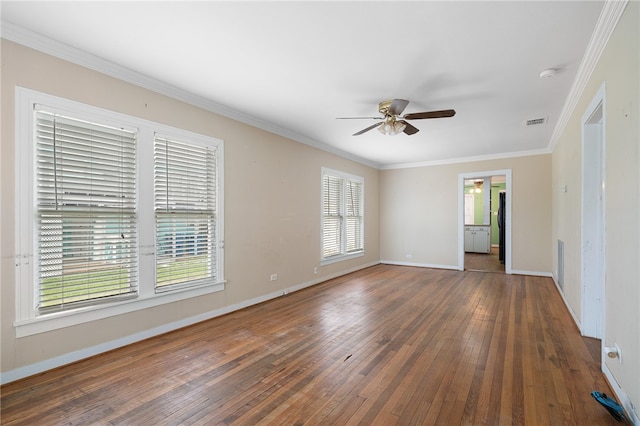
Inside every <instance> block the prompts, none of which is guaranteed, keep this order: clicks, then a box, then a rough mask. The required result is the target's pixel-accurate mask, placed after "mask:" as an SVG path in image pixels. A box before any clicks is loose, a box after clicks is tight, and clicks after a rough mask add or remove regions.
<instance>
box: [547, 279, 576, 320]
mask: <svg viewBox="0 0 640 426" xmlns="http://www.w3.org/2000/svg"><path fill="white" fill-rule="evenodd" d="M551 278H552V279H553V283H554V284H555V285H556V288H557V289H558V293H560V296H561V297H562V301H563V302H564V306H565V307H566V308H567V311H569V314H570V315H571V318H573V322H574V323H575V324H576V327H578V330H580V320H579V319H578V316H577V315H576V313H575V312H574V310H573V308H571V305H570V304H569V301H568V300H567V298H566V297H565V296H564V292H563V291H562V289H561V288H560V285H559V284H558V279H557V277H556V276H555V275H553V274H551Z"/></svg>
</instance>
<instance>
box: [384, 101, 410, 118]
mask: <svg viewBox="0 0 640 426" xmlns="http://www.w3.org/2000/svg"><path fill="white" fill-rule="evenodd" d="M407 105H409V101H405V100H404V99H394V100H393V101H391V106H390V107H389V114H391V115H400V114H402V111H404V109H405V108H406V107H407Z"/></svg>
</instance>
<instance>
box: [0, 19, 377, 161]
mask: <svg viewBox="0 0 640 426" xmlns="http://www.w3.org/2000/svg"><path fill="white" fill-rule="evenodd" d="M0 31H1V32H0V35H1V37H2V38H4V39H6V40H9V41H12V42H14V43H18V44H21V45H23V46H26V47H29V48H31V49H34V50H37V51H39V52H42V53H46V54H48V55H51V56H54V57H56V58H59V59H62V60H65V61H68V62H71V63H74V64H76V65H80V66H82V67H85V68H88V69H91V70H94V71H97V72H100V73H102V74H105V75H108V76H110V77H114V78H117V79H118V80H122V81H125V82H127V83H130V84H133V85H135V86H138V87H142V88H144V89H147V90H151V91H152V92H155V93H159V94H161V95H165V96H168V97H170V98H173V99H176V100H178V101H181V102H185V103H187V104H190V105H193V106H196V107H198V108H202V109H204V110H206V111H209V112H212V113H214V114H218V115H221V116H224V117H227V118H230V119H232V120H236V121H239V122H241V123H244V124H248V125H250V126H253V127H257V128H259V129H262V130H265V131H267V132H270V133H274V134H276V135H279V136H282V137H284V138H287V139H291V140H294V141H296V142H300V143H302V144H304V145H308V146H310V147H313V148H316V149H319V150H322V151H325V152H328V153H331V154H334V155H337V156H339V157H343V158H346V159H348V160H352V161H355V162H358V163H361V164H364V165H366V166H369V167H373V168H375V169H378V168H379V167H380V164H378V163H375V162H373V161H369V160H366V159H364V158H361V157H358V156H356V155H354V154H351V153H348V152H345V151H342V150H340V149H338V148H334V147H332V146H329V145H327V144H324V143H322V142H319V141H317V140H315V139H311V138H309V137H306V136H303V135H300V134H298V133H295V132H292V131H290V130H288V129H285V128H282V127H279V126H276V125H274V124H272V123H268V122H266V121H264V120H261V119H259V118H256V117H253V116H251V115H248V114H245V113H243V112H240V111H238V110H235V109H232V108H229V107H226V106H224V105H221V104H218V103H215V102H213V101H211V100H209V99H207V98H205V97H202V96H199V95H196V94H194V93H191V92H189V91H186V90H183V89H180V88H178V87H176V86H173V85H170V84H167V83H165V82H163V81H160V80H157V79H155V78H152V77H149V76H147V75H145V74H142V73H139V72H137V71H134V70H131V69H129V68H126V67H123V66H121V65H118V64H116V63H114V62H111V61H108V60H106V59H104V58H100V57H99V56H95V55H93V54H91V53H88V52H85V51H83V50H80V49H78V48H75V47H73V46H70V45H68V44H65V43H61V42H59V41H56V40H52V39H50V38H48V37H45V36H43V35H41V34H38V33H35V32H33V31H29V30H27V29H24V28H22V27H20V26H17V25H15V24H12V23H10V22H6V21H1V26H0Z"/></svg>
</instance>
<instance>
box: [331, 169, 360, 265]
mask: <svg viewBox="0 0 640 426" xmlns="http://www.w3.org/2000/svg"><path fill="white" fill-rule="evenodd" d="M363 195H364V194H363V182H362V179H361V178H357V177H351V176H348V175H346V174H342V173H340V172H336V171H328V170H323V174H322V258H323V259H324V260H328V259H331V258H340V257H341V256H346V255H349V254H354V253H361V252H362V251H363V250H364V238H363V223H364V217H363Z"/></svg>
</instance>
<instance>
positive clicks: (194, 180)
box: [15, 88, 224, 337]
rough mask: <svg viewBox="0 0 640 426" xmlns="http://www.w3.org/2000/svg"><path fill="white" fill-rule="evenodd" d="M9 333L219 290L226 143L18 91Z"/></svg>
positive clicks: (19, 333)
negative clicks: (13, 280) (13, 274)
mask: <svg viewBox="0 0 640 426" xmlns="http://www.w3.org/2000/svg"><path fill="white" fill-rule="evenodd" d="M16 107H17V108H16V109H17V114H16V139H17V143H16V169H17V177H16V266H17V269H16V272H17V273H16V294H17V297H16V308H17V309H16V322H15V325H16V335H17V336H18V337H22V336H27V335H30V334H34V333H38V332H42V331H47V330H53V329H56V328H61V327H66V326H69V325H73V324H78V323H82V322H87V321H93V320H96V319H99V318H105V317H108V316H112V315H118V314H122V313H126V312H131V311H134V310H138V309H144V308H148V307H152V306H157V305H160V304H164V303H169V302H173V301H177V300H182V299H185V298H189V297H195V296H199V295H202V294H207V293H211V292H214V291H220V290H222V289H223V288H224V271H223V266H224V260H223V249H222V247H223V230H224V226H223V218H222V214H221V213H222V211H223V203H222V202H223V194H222V178H223V176H222V173H223V161H222V160H223V142H222V141H220V140H218V139H214V138H211V137H207V136H203V135H199V134H195V133H192V132H187V131H184V130H180V129H175V128H173V127H169V126H164V125H162V124H159V123H154V122H150V121H146V120H141V119H138V118H135V117H130V116H127V115H123V114H118V113H115V112H111V111H105V110H102V109H99V108H95V107H91V106H88V105H84V104H80V103H77V102H72V101H69V100H65V99H61V98H57V97H54V96H50V95H46V94H43V93H39V92H35V91H31V90H28V89H23V88H17V90H16Z"/></svg>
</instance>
